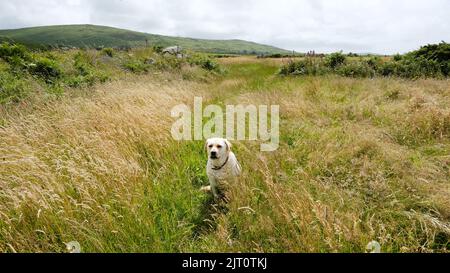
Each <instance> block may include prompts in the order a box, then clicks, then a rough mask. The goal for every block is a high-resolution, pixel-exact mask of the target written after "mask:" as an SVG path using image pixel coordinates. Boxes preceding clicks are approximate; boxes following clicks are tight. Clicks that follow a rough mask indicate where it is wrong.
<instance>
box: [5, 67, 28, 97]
mask: <svg viewBox="0 0 450 273" xmlns="http://www.w3.org/2000/svg"><path fill="white" fill-rule="evenodd" d="M28 86H29V84H28V83H27V82H26V81H25V80H23V79H20V78H19V77H18V76H15V75H12V74H10V73H7V72H4V71H3V72H2V71H0V104H1V103H8V102H19V101H21V100H22V99H24V98H25V97H27V96H28V94H29V87H28Z"/></svg>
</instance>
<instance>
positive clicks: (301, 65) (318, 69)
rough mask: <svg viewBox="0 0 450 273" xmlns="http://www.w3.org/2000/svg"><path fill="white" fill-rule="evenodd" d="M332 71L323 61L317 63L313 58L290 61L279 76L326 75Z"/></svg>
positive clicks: (282, 68)
mask: <svg viewBox="0 0 450 273" xmlns="http://www.w3.org/2000/svg"><path fill="white" fill-rule="evenodd" d="M329 72H330V69H329V68H328V67H326V66H325V65H324V64H323V62H322V61H320V60H319V61H316V60H313V59H311V58H308V59H304V60H299V61H290V62H289V63H288V64H287V65H285V66H282V67H281V69H280V71H279V74H281V75H324V74H326V73H329Z"/></svg>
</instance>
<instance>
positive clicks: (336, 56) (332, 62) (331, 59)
mask: <svg viewBox="0 0 450 273" xmlns="http://www.w3.org/2000/svg"><path fill="white" fill-rule="evenodd" d="M345 60H346V57H345V55H344V54H342V52H336V53H332V54H330V55H328V56H326V57H325V65H326V66H328V67H330V68H333V69H334V68H336V67H338V66H340V65H342V64H344V63H345Z"/></svg>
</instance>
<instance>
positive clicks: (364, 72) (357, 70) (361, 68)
mask: <svg viewBox="0 0 450 273" xmlns="http://www.w3.org/2000/svg"><path fill="white" fill-rule="evenodd" d="M336 72H337V74H338V75H341V76H345V77H361V78H367V77H374V76H375V75H376V70H375V69H374V67H373V66H371V65H370V64H369V63H368V62H366V63H364V62H350V63H347V64H345V65H341V66H340V67H339V68H338V69H337V71H336Z"/></svg>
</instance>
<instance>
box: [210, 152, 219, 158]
mask: <svg viewBox="0 0 450 273" xmlns="http://www.w3.org/2000/svg"><path fill="white" fill-rule="evenodd" d="M210 158H211V159H217V158H218V157H217V152H211V155H210Z"/></svg>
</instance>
